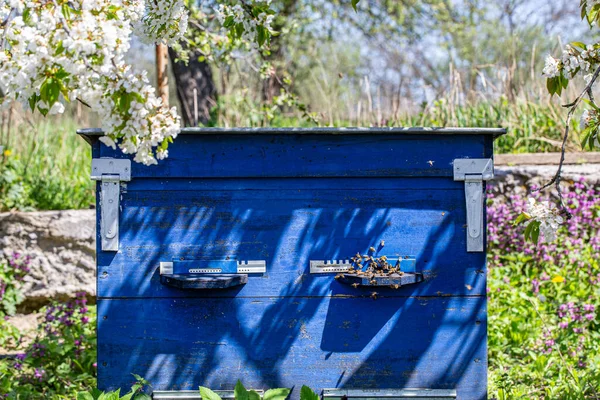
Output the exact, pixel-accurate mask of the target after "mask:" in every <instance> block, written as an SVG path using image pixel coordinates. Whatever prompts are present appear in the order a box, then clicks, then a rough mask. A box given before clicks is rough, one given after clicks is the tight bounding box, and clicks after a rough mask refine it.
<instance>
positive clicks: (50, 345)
mask: <svg viewBox="0 0 600 400" xmlns="http://www.w3.org/2000/svg"><path fill="white" fill-rule="evenodd" d="M86 302H87V300H86V297H85V293H78V294H77V297H76V298H75V299H72V300H70V301H67V302H64V303H57V302H55V303H53V304H51V305H49V306H48V307H46V308H45V309H44V318H43V320H42V322H41V323H40V325H39V327H38V336H37V337H36V338H35V340H34V341H33V343H31V344H30V345H29V346H28V347H27V349H26V351H25V352H23V353H20V354H17V355H16V356H15V357H14V358H13V359H2V360H0V393H4V394H7V396H8V398H11V399H13V398H14V399H61V398H73V397H75V395H76V394H77V392H79V391H81V390H82V389H83V390H85V389H91V388H93V387H94V386H95V385H96V329H95V315H96V312H95V307H88V306H87V305H86Z"/></svg>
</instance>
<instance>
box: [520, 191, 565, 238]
mask: <svg viewBox="0 0 600 400" xmlns="http://www.w3.org/2000/svg"><path fill="white" fill-rule="evenodd" d="M528 201H529V203H528V204H527V211H526V212H527V214H528V215H529V217H530V218H531V219H530V220H529V222H528V224H529V223H531V221H538V222H539V223H540V233H541V234H542V236H543V239H544V240H545V241H547V242H551V241H554V240H556V231H557V230H558V228H559V226H560V225H561V224H562V223H563V218H562V217H561V216H560V215H558V210H556V208H552V207H551V206H550V204H549V203H548V202H547V201H544V202H538V201H536V200H535V199H534V198H529V200H528Z"/></svg>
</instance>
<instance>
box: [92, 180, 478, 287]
mask: <svg viewBox="0 0 600 400" xmlns="http://www.w3.org/2000/svg"><path fill="white" fill-rule="evenodd" d="M313 181H315V182H316V181H320V180H319V179H313ZM288 182H292V181H291V180H283V181H281V182H280V185H281V188H280V189H279V190H277V191H275V192H273V191H271V190H257V189H249V188H246V189H244V190H205V191H153V192H152V191H143V190H130V191H128V192H127V193H125V194H124V195H123V202H122V204H123V211H122V213H121V226H120V251H119V252H118V253H116V254H115V253H113V252H102V251H99V252H98V296H100V297H196V296H201V297H202V296H203V297H214V296H221V297H232V296H246V297H247V296H255V295H256V294H258V293H260V294H261V295H265V296H317V295H318V296H323V295H329V294H330V293H332V292H333V291H337V292H339V293H346V294H354V295H355V294H357V293H359V294H360V293H362V294H363V295H366V296H368V294H369V293H368V292H361V289H355V288H352V287H348V286H346V285H341V284H339V283H337V282H335V279H334V276H335V274H329V275H314V274H312V275H311V274H309V263H310V260H339V259H347V258H350V257H351V256H353V255H354V254H355V253H356V252H357V251H361V252H366V251H367V250H368V249H369V247H371V246H373V247H376V248H378V246H379V244H380V242H381V241H382V240H383V241H384V242H385V247H384V248H383V249H381V250H379V254H380V255H387V256H389V257H394V256H403V255H411V256H415V257H416V259H417V272H421V273H423V274H424V276H425V282H422V283H419V284H416V285H412V286H407V287H404V288H401V289H398V290H394V289H389V290H386V289H382V290H383V292H382V296H413V295H483V294H484V293H485V255H484V254H483V253H467V252H466V243H465V241H466V233H465V224H466V215H465V212H464V201H465V200H464V189H463V188H462V187H461V185H456V186H458V187H456V186H455V187H454V189H452V190H450V189H448V190H431V189H425V188H422V189H421V190H412V189H394V188H392V187H391V186H387V185H386V186H385V187H382V188H380V189H379V190H364V189H363V188H357V189H354V190H348V189H346V188H343V189H341V190H340V189H338V186H337V181H331V182H328V183H329V186H330V187H329V189H312V188H306V189H298V188H297V187H296V186H293V185H292V186H291V188H290V189H288V188H287V186H288ZM355 183H356V184H358V182H355ZM209 186H210V185H209ZM227 257H229V258H230V259H232V260H265V261H266V264H267V273H266V274H265V275H263V276H251V277H249V280H248V284H246V285H245V286H244V287H243V288H238V289H236V290H233V291H222V292H207V291H198V292H192V291H181V290H176V289H173V288H169V287H165V286H164V285H161V283H160V278H159V271H158V268H159V263H160V262H161V261H172V260H173V259H180V258H184V259H199V260H218V259H227Z"/></svg>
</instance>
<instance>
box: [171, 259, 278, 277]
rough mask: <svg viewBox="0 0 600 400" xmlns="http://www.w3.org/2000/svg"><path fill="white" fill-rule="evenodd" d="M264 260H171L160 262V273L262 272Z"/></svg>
mask: <svg viewBox="0 0 600 400" xmlns="http://www.w3.org/2000/svg"><path fill="white" fill-rule="evenodd" d="M266 272H267V262H266V261H265V260H251V261H237V260H173V261H161V262H160V274H161V275H171V274H264V273H266Z"/></svg>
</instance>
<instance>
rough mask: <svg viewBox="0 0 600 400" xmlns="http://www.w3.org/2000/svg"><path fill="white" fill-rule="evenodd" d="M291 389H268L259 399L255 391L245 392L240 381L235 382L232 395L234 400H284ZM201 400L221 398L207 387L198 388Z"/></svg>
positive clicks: (219, 399)
mask: <svg viewBox="0 0 600 400" xmlns="http://www.w3.org/2000/svg"><path fill="white" fill-rule="evenodd" d="M290 392H291V389H287V388H277V389H269V390H267V391H266V392H265V393H264V395H263V396H262V397H261V396H260V394H259V393H258V392H257V391H255V390H247V389H246V388H245V387H244V385H243V384H242V382H241V381H240V380H238V381H237V383H236V385H235V389H234V390H233V395H234V396H235V400H261V399H262V400H285V399H286V398H287V397H288V396H289V395H290ZM200 396H201V397H202V400H221V396H219V395H218V394H217V393H215V392H213V391H212V390H210V389H209V388H207V387H204V386H200Z"/></svg>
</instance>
